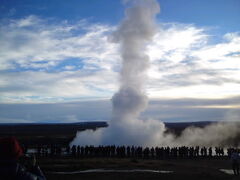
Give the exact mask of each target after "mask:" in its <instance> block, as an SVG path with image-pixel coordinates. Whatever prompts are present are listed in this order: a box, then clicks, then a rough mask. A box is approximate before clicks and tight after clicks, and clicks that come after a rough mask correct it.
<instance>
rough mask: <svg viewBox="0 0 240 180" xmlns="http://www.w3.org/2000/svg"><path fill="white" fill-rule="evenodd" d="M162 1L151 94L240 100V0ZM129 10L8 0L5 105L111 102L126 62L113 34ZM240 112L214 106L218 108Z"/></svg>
mask: <svg viewBox="0 0 240 180" xmlns="http://www.w3.org/2000/svg"><path fill="white" fill-rule="evenodd" d="M158 2H159V3H160V9H161V12H160V14H159V15H158V16H157V20H156V23H157V34H156V36H155V37H154V39H153V41H152V42H151V43H150V44H149V46H148V49H147V51H146V53H147V54H148V55H149V57H150V62H151V67H150V69H149V72H148V76H149V80H148V84H147V94H148V96H149V97H150V98H151V99H155V100H156V99H157V100H161V99H187V98H190V99H198V100H199V99H209V100H212V99H229V98H230V99H232V98H234V97H236V98H237V97H239V95H240V93H239V92H240V79H239V75H240V71H239V70H240V49H239V44H240V23H239V22H240V21H239V20H240V1H239V0H211V1H209V0H201V1H199V0H181V1H179V0H158ZM126 6H127V5H126V4H125V3H123V1H120V0H114V1H113V0H100V1H99V0H90V1H79V0H71V1H66V0H51V1H48V0H41V1H40V0H35V1H32V0H21V1H18V0H1V2H0V11H1V13H0V45H1V49H0V103H2V104H3V105H4V104H19V103H24V104H42V103H43V104H44V103H65V102H72V101H74V102H78V101H83V100H84V101H96V100H109V99H111V97H112V95H113V94H114V93H115V92H116V91H117V89H118V87H119V83H118V73H119V71H120V68H121V65H120V56H119V47H118V45H117V44H114V43H111V42H110V41H109V36H111V33H112V32H113V31H114V29H115V28H116V27H117V26H118V24H119V23H120V21H121V20H122V19H123V17H124V9H125V8H126ZM204 106H205V107H203V106H201V108H205V109H206V108H207V107H208V106H207V104H206V105H204ZM239 107H240V103H233V104H227V105H224V104H220V105H219V104H211V108H213V109H214V110H215V109H218V110H219V108H221V109H224V108H225V109H227V110H229V109H231V108H233V109H234V110H235V109H239ZM188 110H189V111H190V109H189V108H188ZM149 111H151V110H149ZM214 112H215V111H214ZM224 112H225V111H224ZM71 113H72V112H71ZM13 114H14V113H13ZM5 115H6V114H5ZM70 115H74V114H70ZM159 117H160V116H159ZM161 117H162V116H161ZM6 118H7V119H8V118H10V119H12V118H11V117H5V116H4V117H3V116H2V119H6ZM13 119H14V118H13ZM106 119H107V117H106ZM0 121H1V117H0ZM3 121H5V120H2V122H3Z"/></svg>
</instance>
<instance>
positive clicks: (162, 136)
mask: <svg viewBox="0 0 240 180" xmlns="http://www.w3.org/2000/svg"><path fill="white" fill-rule="evenodd" d="M127 5H128V8H127V9H126V12H125V18H124V20H123V21H122V23H121V24H120V25H119V27H118V28H117V30H116V31H115V32H113V34H112V36H111V37H110V38H109V39H110V41H111V42H114V43H118V44H119V47H120V54H121V58H122V70H121V72H120V87H119V91H118V92H117V93H116V94H114V96H113V97H112V106H113V114H112V120H111V121H110V123H109V127H108V128H106V129H100V130H97V131H84V132H78V133H77V135H76V138H75V139H74V140H73V142H71V144H72V145H73V144H76V145H112V144H115V145H140V146H182V145H220V144H221V145H222V143H223V142H225V141H226V140H227V139H228V138H229V137H230V138H232V137H234V136H236V134H237V133H238V129H239V127H236V126H229V125H228V126H225V125H224V124H217V125H211V126H209V127H206V128H202V129H201V128H200V129H199V128H193V127H191V128H188V129H186V130H185V131H184V132H183V134H182V136H180V137H175V135H173V134H170V133H165V130H166V128H165V125H164V123H163V122H161V121H159V120H154V119H147V120H146V119H145V120H143V119H140V118H139V117H140V114H141V112H143V111H144V110H145V109H146V107H147V104H148V98H147V95H146V87H145V86H146V80H147V69H148V67H149V65H150V64H149V57H148V56H147V54H146V53H145V50H146V47H147V45H148V44H149V43H151V40H152V38H153V36H154V35H155V33H156V31H157V27H156V24H155V16H156V15H157V14H158V13H159V11H160V8H159V4H158V3H157V1H156V0H132V1H127ZM230 129H232V131H231V130H230ZM222 133H224V135H220V134H222ZM219 135H220V136H219Z"/></svg>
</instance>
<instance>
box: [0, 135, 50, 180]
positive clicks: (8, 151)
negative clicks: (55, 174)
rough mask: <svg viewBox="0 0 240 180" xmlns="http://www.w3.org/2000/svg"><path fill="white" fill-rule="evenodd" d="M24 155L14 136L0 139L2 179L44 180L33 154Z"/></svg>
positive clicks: (0, 170)
mask: <svg viewBox="0 0 240 180" xmlns="http://www.w3.org/2000/svg"><path fill="white" fill-rule="evenodd" d="M26 157H27V156H24V154H23V150H22V148H21V146H20V145H19V142H18V141H17V139H16V138H15V137H8V138H1V139H0V177H1V179H4V180H46V178H45V176H44V174H43V173H42V171H41V169H40V167H39V166H38V165H37V164H36V158H35V156H31V157H30V156H28V158H26Z"/></svg>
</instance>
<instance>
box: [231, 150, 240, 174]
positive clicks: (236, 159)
mask: <svg viewBox="0 0 240 180" xmlns="http://www.w3.org/2000/svg"><path fill="white" fill-rule="evenodd" d="M239 159H240V158H239V154H238V150H237V149H234V150H233V152H232V154H231V161H232V169H233V173H234V175H236V176H239Z"/></svg>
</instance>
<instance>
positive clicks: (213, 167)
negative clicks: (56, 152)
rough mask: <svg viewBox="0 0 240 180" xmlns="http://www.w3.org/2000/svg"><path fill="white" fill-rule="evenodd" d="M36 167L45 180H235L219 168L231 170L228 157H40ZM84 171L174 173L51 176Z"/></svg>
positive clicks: (93, 173) (92, 173) (103, 173)
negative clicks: (109, 170) (153, 158)
mask: <svg viewBox="0 0 240 180" xmlns="http://www.w3.org/2000/svg"><path fill="white" fill-rule="evenodd" d="M39 164H40V166H41V168H42V169H43V171H44V173H45V175H46V177H47V179H51V180H55V179H56V180H63V179H76V180H77V179H78V180H79V179H98V180H99V179H104V180H106V179H109V180H110V179H114V180H118V179H121V180H123V179H164V180H166V179H171V180H172V179H173V180H174V179H177V180H179V179H184V180H188V179H189V180H190V179H191V180H192V179H194V180H200V179H201V180H208V179H209V180H213V179H220V180H228V179H237V178H236V177H234V176H233V175H228V174H225V173H223V172H220V171H219V169H230V168H231V164H230V161H229V160H228V159H227V158H225V159H224V158H223V159H178V160H177V159H175V160H173V159H171V160H150V159H145V160H144V159H137V160H136V159H128V158H125V159H118V158H114V159H107V158H86V159H73V158H70V157H64V158H56V157H55V158H41V159H39ZM87 169H111V170H114V169H116V170H131V169H149V170H161V171H162V170H163V171H173V173H151V172H90V173H79V174H65V175H64V174H54V173H53V172H73V171H79V170H87Z"/></svg>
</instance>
